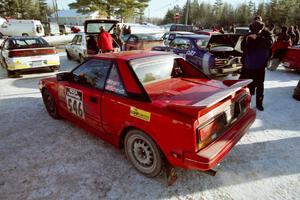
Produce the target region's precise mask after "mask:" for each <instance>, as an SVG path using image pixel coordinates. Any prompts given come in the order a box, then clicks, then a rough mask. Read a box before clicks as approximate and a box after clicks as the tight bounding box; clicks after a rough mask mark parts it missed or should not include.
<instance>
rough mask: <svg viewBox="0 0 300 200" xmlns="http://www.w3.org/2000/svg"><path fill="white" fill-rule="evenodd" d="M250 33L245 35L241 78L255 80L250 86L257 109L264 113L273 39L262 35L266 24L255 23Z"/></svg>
mask: <svg viewBox="0 0 300 200" xmlns="http://www.w3.org/2000/svg"><path fill="white" fill-rule="evenodd" d="M249 29H250V33H249V34H247V35H245V37H244V39H243V41H242V44H241V48H242V50H243V59H244V60H243V65H244V66H243V68H242V73H241V77H240V78H243V79H253V82H252V83H251V84H250V85H249V90H250V93H251V95H254V94H256V108H257V109H258V110H261V111H263V110H264V107H263V98H264V80H265V67H266V66H267V63H268V60H269V58H270V56H271V55H270V48H271V46H272V39H271V38H270V37H269V36H268V35H265V33H263V34H262V30H263V29H264V23H263V22H261V21H258V20H256V21H254V22H252V23H251V24H250V26H249Z"/></svg>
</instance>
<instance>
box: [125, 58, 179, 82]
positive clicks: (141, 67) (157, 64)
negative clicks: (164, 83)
mask: <svg viewBox="0 0 300 200" xmlns="http://www.w3.org/2000/svg"><path fill="white" fill-rule="evenodd" d="M174 62H175V57H174V56H171V55H164V56H153V57H147V58H139V59H135V60H132V61H130V65H131V66H132V68H133V70H134V72H135V74H136V75H137V77H138V79H139V80H140V82H141V83H142V84H143V85H145V84H149V83H153V82H157V81H161V80H164V79H169V78H171V74H172V70H173V67H174Z"/></svg>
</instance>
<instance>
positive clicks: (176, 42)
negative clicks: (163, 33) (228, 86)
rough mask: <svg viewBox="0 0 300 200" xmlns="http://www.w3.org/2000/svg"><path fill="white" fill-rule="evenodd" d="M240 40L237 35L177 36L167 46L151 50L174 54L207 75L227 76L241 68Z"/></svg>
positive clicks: (239, 36)
mask: <svg viewBox="0 0 300 200" xmlns="http://www.w3.org/2000/svg"><path fill="white" fill-rule="evenodd" d="M241 40H242V37H241V35H237V34H216V35H211V36H207V35H178V36H176V37H175V38H174V39H173V40H172V41H171V42H170V44H169V45H167V46H155V47H153V48H152V50H153V51H171V52H174V53H175V54H177V55H180V56H182V57H184V58H185V59H186V60H187V61H189V62H191V63H192V64H194V65H195V66H197V67H199V68H200V69H201V70H202V71H203V72H204V73H206V74H208V75H227V74H231V73H238V72H239V71H240V70H241V68H242V64H241V57H242V51H241V48H240V44H241Z"/></svg>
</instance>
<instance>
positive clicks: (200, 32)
mask: <svg viewBox="0 0 300 200" xmlns="http://www.w3.org/2000/svg"><path fill="white" fill-rule="evenodd" d="M195 33H196V34H199V35H208V36H211V35H216V34H221V33H220V32H219V31H214V30H211V29H204V30H198V31H195Z"/></svg>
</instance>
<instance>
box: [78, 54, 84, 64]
mask: <svg viewBox="0 0 300 200" xmlns="http://www.w3.org/2000/svg"><path fill="white" fill-rule="evenodd" d="M84 61H85V60H84V57H83V56H82V55H81V54H80V55H79V63H80V64H81V63H83V62H84Z"/></svg>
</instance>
